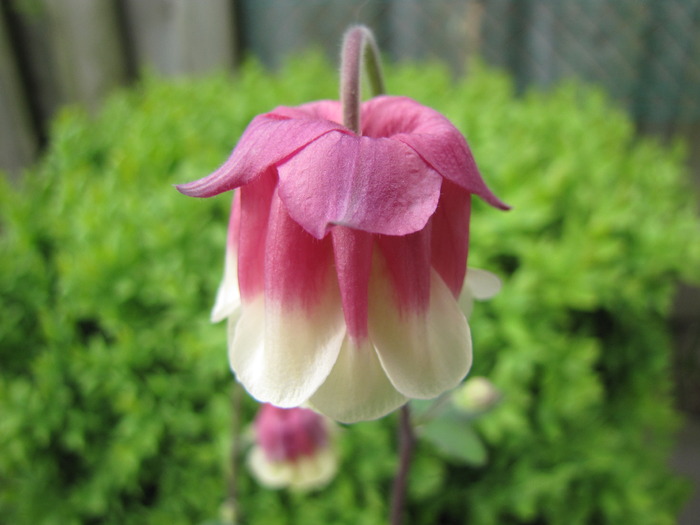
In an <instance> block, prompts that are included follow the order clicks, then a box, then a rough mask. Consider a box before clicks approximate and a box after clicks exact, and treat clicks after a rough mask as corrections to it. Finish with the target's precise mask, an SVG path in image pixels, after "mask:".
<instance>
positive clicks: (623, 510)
mask: <svg viewBox="0 0 700 525" xmlns="http://www.w3.org/2000/svg"><path fill="white" fill-rule="evenodd" d="M388 84H389V88H390V91H391V92H392V93H395V94H406V95H409V96H413V97H415V98H416V99H418V100H419V101H421V102H423V103H425V104H428V105H431V106H434V107H435V108H437V109H439V110H441V111H443V112H444V113H445V114H447V115H448V116H449V117H450V118H451V119H452V120H453V121H454V122H455V123H456V124H457V125H458V126H460V127H461V128H462V129H463V130H464V131H465V133H466V135H467V136H468V138H469V140H470V143H471V145H472V149H473V151H474V152H475V155H476V157H477V160H478V161H479V163H480V166H481V168H482V171H483V173H484V176H485V178H486V180H487V181H488V182H489V183H490V184H491V186H492V187H493V188H494V190H496V192H497V193H498V194H499V195H500V196H502V198H504V199H505V200H506V201H507V202H509V203H510V204H512V205H513V206H514V208H515V209H514V210H513V211H512V212H510V213H507V214H506V213H499V212H497V211H495V210H493V209H490V208H487V207H486V206H484V205H482V204H481V203H477V204H476V205H475V210H474V217H473V221H472V224H473V229H472V249H471V265H473V266H480V267H484V268H489V269H491V270H493V271H496V272H497V273H499V274H500V275H502V277H503V278H504V281H505V286H504V290H503V291H502V292H501V294H500V296H498V297H497V298H495V299H494V300H492V301H491V302H488V303H484V304H481V305H477V308H476V309H475V313H474V316H473V318H472V326H473V332H474V339H475V344H474V346H475V367H474V373H476V374H479V375H486V376H488V377H490V378H491V379H492V381H493V382H494V383H495V384H496V385H497V386H498V387H499V388H500V389H501V390H502V391H503V393H504V400H503V402H502V403H501V404H500V405H499V407H498V408H497V409H495V410H494V411H493V412H491V413H489V414H488V415H487V416H486V417H483V418H482V419H480V420H479V421H478V422H477V426H476V428H477V430H478V432H479V435H480V436H481V438H482V440H483V441H484V442H485V444H486V448H487V450H488V454H489V459H488V461H487V463H486V464H485V465H483V466H468V465H458V464H453V463H450V462H446V461H444V460H443V459H442V458H441V457H440V456H439V455H438V454H437V452H436V450H435V449H433V448H431V446H430V445H429V444H427V443H426V444H422V446H421V447H420V449H419V451H418V452H419V453H418V455H417V457H416V461H415V465H414V469H413V471H412V478H411V490H410V496H411V503H410V512H411V516H412V521H411V522H412V523H461V522H464V523H473V524H478V525H489V524H525V523H548V524H550V523H551V524H562V525H564V524H565V525H572V524H577V523H600V524H618V523H635V524H636V525H644V524H650V525H651V524H654V525H656V524H664V523H669V524H670V523H673V522H674V518H673V517H674V513H675V512H676V510H677V509H678V506H679V504H680V502H681V500H682V496H683V494H684V485H683V484H682V483H681V482H679V481H678V480H677V479H675V478H674V477H673V476H672V475H671V474H670V473H669V472H668V470H667V468H666V467H665V459H666V456H667V454H668V451H669V444H670V438H671V431H672V429H673V428H674V425H675V422H676V416H675V415H674V412H673V410H672V408H671V398H670V385H669V376H668V357H669V342H668V339H667V334H666V317H667V314H668V308H669V302H670V299H671V296H672V293H673V290H674V285H675V283H676V281H677V280H678V279H679V278H685V279H688V280H697V279H698V277H699V276H698V267H700V266H699V264H700V242H699V241H700V230H699V229H698V224H697V220H696V218H695V216H694V213H693V201H692V195H691V194H690V193H689V191H688V187H687V186H686V185H685V184H684V180H683V178H684V177H685V175H684V173H683V168H682V166H683V154H682V151H681V148H679V147H673V148H665V147H661V146H660V145H658V144H656V143H655V142H653V141H651V140H647V139H644V140H638V139H636V138H635V136H634V132H633V129H632V126H631V124H630V122H629V121H628V119H627V118H626V117H625V116H624V115H623V114H622V113H620V112H619V111H618V110H616V109H614V108H613V107H612V106H611V105H610V103H609V102H608V101H607V99H606V98H605V97H604V96H603V95H602V94H600V93H599V92H597V91H595V90H591V89H589V88H583V87H581V86H580V85H577V84H573V83H572V84H569V85H564V86H561V87H560V88H559V89H557V90H555V91H553V92H550V93H540V92H532V93H528V94H526V95H525V96H523V97H520V98H518V97H516V96H515V95H514V93H513V88H512V86H511V84H510V82H509V80H508V79H507V78H506V77H504V76H503V75H501V74H498V73H495V72H493V71H490V70H487V69H484V68H481V67H476V68H475V69H474V71H473V72H472V74H471V76H470V78H469V79H468V80H466V81H463V82H461V83H458V84H453V83H452V82H451V81H450V80H449V76H448V75H447V74H446V73H445V72H444V71H443V70H442V69H440V68H437V67H426V66H420V67H418V66H401V67H396V68H392V69H391V71H390V72H389V78H388ZM336 91H337V88H336V73H335V71H334V69H333V68H332V67H330V66H328V65H326V64H324V63H323V62H321V61H320V60H316V59H310V58H308V57H307V58H306V59H304V60H299V61H297V62H294V63H292V64H290V66H289V67H288V68H287V69H286V70H285V71H283V72H281V73H280V74H278V75H271V74H268V73H266V72H264V71H263V70H262V69H261V68H260V67H258V66H256V65H255V64H247V65H246V66H245V67H243V68H242V69H241V71H240V72H239V73H238V74H237V75H236V76H235V77H234V78H229V77H226V76H223V75H221V76H214V77H210V78H206V79H201V80H196V81H195V80H192V81H180V82H176V83H174V82H165V81H162V80H158V79H154V78H150V77H148V78H146V79H145V80H144V81H143V82H142V83H141V84H140V85H139V86H138V87H137V88H136V89H133V90H131V91H126V92H121V93H118V94H115V95H114V96H112V97H111V98H110V99H109V100H108V101H107V103H106V105H105V107H104V110H103V111H102V112H101V113H100V115H99V116H98V117H96V118H95V119H90V118H88V117H87V116H86V115H84V114H83V113H81V112H80V111H78V110H76V109H70V110H68V111H66V112H64V113H63V114H62V115H61V117H60V118H59V119H57V121H56V122H55V125H54V128H53V131H52V134H51V139H52V140H51V145H50V148H49V150H48V152H47V154H46V156H45V158H44V159H43V161H42V162H41V163H40V164H39V165H38V166H37V167H36V168H35V169H33V170H31V171H30V172H29V173H27V174H26V176H25V180H24V183H23V184H22V185H21V187H10V186H9V185H8V184H3V187H2V188H0V255H1V257H0V268H1V271H0V296H1V297H2V305H3V315H2V316H1V317H0V360H1V362H2V368H0V414H2V416H1V417H0V522H3V523H13V524H17V525H23V524H32V525H49V524H61V525H70V524H91V523H101V524H141V523H149V524H161V523H163V524H165V523H168V524H172V523H182V524H190V523H200V522H203V521H206V520H208V519H214V518H216V516H217V514H218V509H219V507H220V506H221V504H222V503H223V502H224V500H225V499H226V494H227V487H226V485H227V478H228V477H229V474H230V472H229V468H228V464H229V460H228V450H229V442H230V425H231V417H230V411H231V402H230V394H231V387H232V383H233V381H232V378H231V376H230V373H229V371H228V366H227V362H226V351H225V344H226V343H225V339H226V337H225V328H224V326H223V325H217V326H211V325H209V322H208V311H209V308H210V306H211V303H212V299H213V297H214V292H215V290H216V286H217V284H218V281H219V278H220V275H221V271H222V266H223V247H224V240H225V228H226V223H227V213H228V206H229V202H230V195H225V196H220V197H217V198H214V199H208V200H197V199H189V198H186V197H183V196H181V195H179V194H178V193H177V192H176V191H175V190H174V189H173V188H172V187H171V184H173V183H177V182H184V181H189V180H192V179H195V178H198V177H200V176H202V175H204V174H206V173H208V172H209V171H211V170H212V169H213V168H215V167H216V166H217V165H218V164H219V163H221V162H222V161H223V160H224V159H225V157H226V156H227V155H228V153H229V151H230V149H231V148H232V146H233V145H234V144H235V142H236V140H237V138H238V136H239V135H240V133H241V132H242V130H243V129H244V127H245V126H246V125H247V123H248V122H249V121H250V119H251V118H252V117H253V116H254V115H255V114H257V113H260V112H264V111H266V110H268V109H271V108H272V107H274V106H276V105H279V104H286V105H293V104H298V103H301V102H304V101H309V100H313V99H317V98H335V96H336ZM253 410H254V403H253V402H252V401H251V400H249V399H246V401H245V403H244V411H243V412H244V414H243V416H244V418H245V419H246V420H248V421H249V420H250V418H251V417H252V414H253ZM393 423H394V421H393V418H391V417H390V418H387V419H386V420H383V421H379V422H373V423H362V424H358V425H355V426H352V427H349V428H347V429H345V430H343V431H342V432H341V435H340V447H341V452H342V455H343V458H344V462H343V465H342V467H341V470H340V474H339V476H338V478H337V479H336V480H335V481H334V482H333V483H332V484H331V485H330V487H329V488H328V489H326V490H324V491H322V492H319V493H315V494H310V495H303V494H287V493H280V492H273V491H267V490H263V489H261V488H260V487H258V486H257V485H256V484H255V483H254V482H253V480H252V479H251V478H250V477H249V476H248V474H247V472H245V471H244V470H239V471H237V472H236V476H235V478H236V482H237V489H238V492H239V498H240V509H239V511H240V513H241V515H242V516H243V518H244V522H245V523H260V524H262V523H265V524H268V523H303V524H305V525H313V524H326V523H348V524H357V523H361V524H363V525H365V524H368V525H371V524H374V523H376V524H379V523H385V522H386V514H387V502H386V500H387V496H388V493H389V490H390V483H391V477H392V474H393V469H394V466H395V456H394V452H393V449H394V436H393V426H392V425H393Z"/></svg>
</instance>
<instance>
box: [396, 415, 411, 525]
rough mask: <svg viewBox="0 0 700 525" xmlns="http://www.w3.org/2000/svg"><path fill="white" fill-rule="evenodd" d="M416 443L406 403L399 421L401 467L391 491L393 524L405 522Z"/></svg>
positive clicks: (397, 524) (398, 524)
mask: <svg viewBox="0 0 700 525" xmlns="http://www.w3.org/2000/svg"><path fill="white" fill-rule="evenodd" d="M415 443H416V436H415V434H414V433H413V426H412V425H411V412H410V409H409V408H408V404H405V405H404V406H402V407H401V418H400V421H399V468H398V470H397V471H396V477H395V478H394V487H393V490H392V493H391V520H390V523H391V525H401V523H402V522H403V510H404V502H405V501H406V489H407V488H408V473H409V471H410V469H411V459H412V458H413V447H414V446H415Z"/></svg>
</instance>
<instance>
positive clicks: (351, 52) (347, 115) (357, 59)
mask: <svg viewBox="0 0 700 525" xmlns="http://www.w3.org/2000/svg"><path fill="white" fill-rule="evenodd" d="M342 49H343V50H342V56H341V63H340V64H341V65H340V103H341V105H342V107H343V125H344V126H346V127H347V128H349V129H351V130H352V131H354V132H355V133H357V134H358V135H360V134H361V131H362V128H361V122H360V98H361V97H360V94H361V93H360V91H361V89H360V80H361V72H362V66H363V64H364V66H365V73H366V75H367V81H368V82H369V86H370V92H371V93H372V96H377V95H382V94H384V93H385V91H386V89H385V87H384V76H383V74H382V68H381V61H380V60H381V57H380V55H379V48H378V47H377V42H376V41H375V40H374V36H373V35H372V32H371V31H370V30H369V29H368V28H366V27H365V26H361V25H358V26H353V27H351V28H350V29H349V30H348V31H347V32H346V33H345V37H344V39H343V48H342Z"/></svg>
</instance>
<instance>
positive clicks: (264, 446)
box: [248, 404, 337, 490]
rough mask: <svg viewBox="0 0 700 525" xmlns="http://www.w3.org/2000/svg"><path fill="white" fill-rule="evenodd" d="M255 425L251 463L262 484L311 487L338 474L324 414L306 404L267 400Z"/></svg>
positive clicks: (251, 468) (321, 483)
mask: <svg viewBox="0 0 700 525" xmlns="http://www.w3.org/2000/svg"><path fill="white" fill-rule="evenodd" d="M253 426H254V431H255V441H256V445H255V446H254V447H253V449H252V450H251V452H250V455H249V457H248V465H249V467H250V470H251V472H252V473H253V475H254V476H255V478H256V479H257V480H258V481H259V482H260V483H261V484H262V485H265V486H267V487H269V488H284V487H289V488H293V489H300V490H309V489H314V488H319V487H321V486H323V485H325V484H327V483H328V482H330V480H331V479H332V478H333V476H334V475H335V472H336V470H337V457H336V454H335V450H334V449H333V447H332V446H331V441H330V433H329V431H330V428H329V422H328V420H327V419H326V418H324V417H323V416H321V415H319V414H317V413H316V412H314V411H312V410H309V409H306V408H289V409H285V408H278V407H276V406H273V405H270V404H264V405H262V406H261V408H260V410H259V411H258V415H257V416H256V418H255V423H254V425H253Z"/></svg>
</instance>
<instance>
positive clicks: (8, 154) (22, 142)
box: [0, 13, 37, 176]
mask: <svg viewBox="0 0 700 525" xmlns="http://www.w3.org/2000/svg"><path fill="white" fill-rule="evenodd" d="M0 123H1V124H0V169H2V170H7V172H8V173H10V174H11V175H13V176H14V175H17V174H18V173H19V171H20V170H21V169H22V168H23V167H24V166H26V165H27V164H29V162H30V161H31V160H32V159H33V158H34V155H35V153H36V150H37V137H36V135H35V133H34V129H33V126H32V122H31V118H30V114H29V106H28V103H27V99H26V97H25V93H24V91H23V88H22V82H21V80H20V77H19V71H18V68H17V64H16V62H15V55H14V53H13V49H12V45H11V41H10V38H9V34H8V28H7V21H6V20H5V17H4V16H2V13H0Z"/></svg>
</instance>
